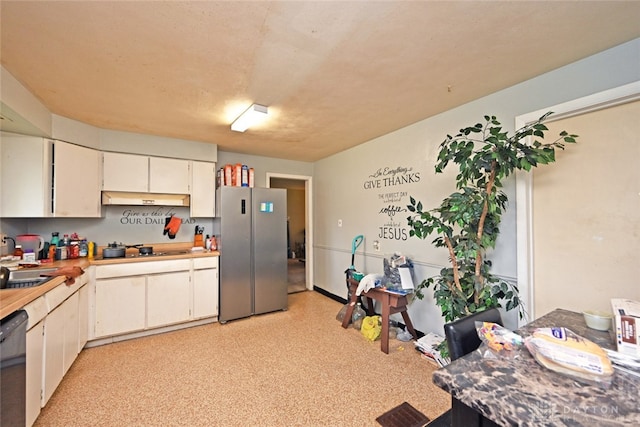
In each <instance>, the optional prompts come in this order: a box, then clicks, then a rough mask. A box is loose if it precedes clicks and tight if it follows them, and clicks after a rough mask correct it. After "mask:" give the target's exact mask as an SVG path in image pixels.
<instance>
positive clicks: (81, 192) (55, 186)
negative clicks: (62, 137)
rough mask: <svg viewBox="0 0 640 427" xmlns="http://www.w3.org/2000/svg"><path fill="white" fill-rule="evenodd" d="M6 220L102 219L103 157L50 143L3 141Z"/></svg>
mask: <svg viewBox="0 0 640 427" xmlns="http://www.w3.org/2000/svg"><path fill="white" fill-rule="evenodd" d="M0 153H1V160H0V165H1V166H2V168H1V172H0V182H1V186H2V191H1V195H0V217H6V218H43V217H60V218H65V217H67V218H80V217H85V218H86V217H100V216H101V207H100V176H101V173H100V171H101V169H100V152H99V151H97V150H93V149H90V148H86V147H81V146H78V145H74V144H69V143H67V142H63V141H54V140H49V139H45V138H39V137H32V136H22V135H6V134H3V135H2V138H0Z"/></svg>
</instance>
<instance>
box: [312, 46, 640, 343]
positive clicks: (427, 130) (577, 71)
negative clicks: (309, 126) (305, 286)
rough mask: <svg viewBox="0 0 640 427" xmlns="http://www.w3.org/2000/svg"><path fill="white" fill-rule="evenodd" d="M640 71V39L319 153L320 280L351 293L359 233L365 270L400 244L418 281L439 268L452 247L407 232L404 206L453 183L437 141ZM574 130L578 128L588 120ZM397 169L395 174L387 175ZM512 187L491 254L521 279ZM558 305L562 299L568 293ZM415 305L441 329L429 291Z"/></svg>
mask: <svg viewBox="0 0 640 427" xmlns="http://www.w3.org/2000/svg"><path fill="white" fill-rule="evenodd" d="M534 60H535V59H533V58H532V61H534ZM496 72H499V70H496ZM638 80H640V39H636V40H633V41H631V42H628V43H625V44H622V45H620V46H617V47H614V48H612V49H609V50H606V51H604V52H602V53H599V54H597V55H594V56H591V57H588V58H585V59H583V60H581V61H578V62H575V63H572V64H570V65H567V66H565V67H562V68H560V69H557V70H553V71H550V72H548V73H546V74H543V75H540V76H538V77H535V78H533V79H531V80H528V81H525V82H522V83H520V84H518V85H515V86H512V87H510V88H507V89H504V90H501V91H499V92H496V93H494V94H492V95H489V96H487V97H484V98H481V99H478V100H476V101H473V102H470V103H468V104H465V105H462V106H460V107H458V108H455V109H452V110H449V111H446V112H444V113H442V114H439V115H437V116H434V117H431V118H428V119H426V120H423V121H420V122H418V123H415V124H413V125H411V126H408V127H405V128H403V129H399V130H397V131H395V132H392V133H389V134H387V135H384V136H381V137H379V138H376V139H373V140H371V141H368V142H366V143H364V144H362V145H359V146H357V147H354V148H352V149H350V150H347V151H344V152H342V153H339V154H336V155H334V156H331V157H328V158H325V159H323V160H320V161H318V162H316V163H315V165H314V175H313V176H314V201H313V203H314V237H315V247H314V259H313V263H314V271H315V279H314V285H315V286H317V287H319V288H322V289H324V290H326V291H327V292H330V293H332V294H335V295H338V296H340V297H343V298H346V295H347V289H346V285H345V275H344V270H345V269H346V268H347V267H348V266H349V265H350V260H351V241H352V239H353V238H354V237H355V236H357V235H359V234H363V235H364V236H365V239H364V243H363V245H362V246H360V248H359V249H358V251H357V255H356V258H355V267H356V268H357V269H358V270H360V271H362V272H364V273H383V258H384V257H388V256H390V255H391V254H393V253H394V252H400V253H402V254H404V255H406V256H407V257H409V258H410V259H412V260H413V262H414V264H415V268H414V273H415V281H416V282H420V281H422V280H423V279H425V278H427V277H430V276H433V275H437V274H438V272H439V270H440V269H441V268H442V267H444V266H445V265H446V264H447V262H448V261H447V253H446V251H445V250H444V249H435V248H434V247H433V246H432V245H431V243H430V242H431V240H433V238H435V236H433V237H432V238H430V239H427V240H419V239H416V238H408V237H407V236H408V233H409V230H408V227H407V226H406V217H407V216H408V212H406V211H403V208H406V205H407V204H408V203H409V197H410V196H414V197H415V198H417V199H419V200H421V201H422V202H423V204H424V205H425V207H427V208H435V207H437V206H438V205H439V204H440V202H441V201H442V199H443V198H444V197H446V196H447V195H448V194H450V193H452V192H453V191H455V185H454V178H455V170H454V169H450V170H447V171H446V172H445V173H444V174H439V175H436V174H435V173H434V165H435V163H436V156H437V152H438V145H439V144H440V143H441V142H442V141H443V140H444V139H445V137H446V135H447V134H455V133H457V131H458V130H459V129H460V128H462V127H465V126H469V125H473V124H475V123H477V122H481V121H482V120H483V116H484V115H486V114H488V115H496V116H497V117H498V119H499V120H500V121H501V122H502V124H503V126H504V128H505V129H506V130H509V131H510V132H512V131H513V130H514V126H515V117H516V116H518V115H521V114H524V113H528V112H531V111H536V110H539V109H544V108H546V107H549V106H553V105H556V104H558V103H561V102H566V101H570V100H573V99H576V98H580V97H583V96H586V95H590V94H593V93H597V92H600V91H603V90H606V89H610V88H614V87H618V86H621V85H624V84H628V83H631V82H634V81H638ZM454 90H455V84H454ZM445 96H446V94H445ZM568 130H569V131H571V132H574V133H578V134H579V133H580V129H568ZM550 167H562V165H561V164H556V165H552V166H550ZM385 171H386V172H385ZM385 173H386V174H387V175H385ZM391 176H395V177H396V178H397V179H389V178H390V177H391ZM385 178H386V179H385ZM504 191H505V192H506V193H507V195H508V197H509V200H510V204H509V208H508V210H507V212H506V213H505V215H504V216H503V223H502V226H501V235H500V237H499V240H498V243H497V247H496V249H495V250H494V251H493V253H491V254H490V255H489V258H490V259H491V260H492V261H493V263H494V270H493V271H494V273H496V274H499V275H500V276H502V277H503V278H505V279H507V280H510V281H513V282H514V283H515V281H516V275H517V269H516V265H517V263H516V261H517V259H516V257H517V254H516V210H515V180H514V179H510V180H508V181H507V182H506V185H505V188H504ZM339 221H341V223H342V226H341V227H340V226H339V225H338V223H339ZM376 240H377V241H378V242H379V243H380V250H379V251H376V250H375V249H374V241H376ZM630 283H631V281H630ZM557 305H558V306H562V301H558V302H557ZM409 313H410V316H411V319H412V321H413V323H414V326H415V327H416V328H417V329H419V330H421V331H423V332H436V333H439V334H443V330H442V325H443V323H444V322H443V319H442V317H441V314H440V311H439V308H438V307H437V306H436V305H435V303H434V301H433V298H432V294H431V292H429V293H428V294H427V298H425V299H424V300H422V301H420V300H416V301H414V302H412V303H411V305H410V308H409ZM515 314H516V313H515V312H514V311H512V312H509V313H507V316H506V324H507V326H510V327H515V326H516V324H517V317H516V316H515Z"/></svg>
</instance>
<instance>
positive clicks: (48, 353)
mask: <svg viewBox="0 0 640 427" xmlns="http://www.w3.org/2000/svg"><path fill="white" fill-rule="evenodd" d="M66 319H67V315H66V313H65V306H64V304H62V305H60V306H59V307H58V308H56V309H55V310H53V311H52V312H50V313H49V314H48V315H47V317H46V319H45V320H44V343H45V344H44V380H43V396H42V406H44V405H45V404H46V403H47V402H48V401H49V399H50V398H51V396H52V395H53V392H54V391H55V390H56V387H58V384H60V381H62V377H63V376H64V347H65V346H64V344H65V343H64V328H65V323H66Z"/></svg>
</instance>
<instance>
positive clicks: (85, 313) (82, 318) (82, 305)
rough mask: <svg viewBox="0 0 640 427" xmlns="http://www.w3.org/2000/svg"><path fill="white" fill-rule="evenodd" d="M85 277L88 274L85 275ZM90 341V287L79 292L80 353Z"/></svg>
mask: <svg viewBox="0 0 640 427" xmlns="http://www.w3.org/2000/svg"><path fill="white" fill-rule="evenodd" d="M84 275H85V276H86V275H87V273H85V274H84ZM88 339H89V285H84V286H83V287H81V288H80V290H79V291H78V353H80V351H81V350H82V349H83V348H84V346H85V344H86V343H87V341H88Z"/></svg>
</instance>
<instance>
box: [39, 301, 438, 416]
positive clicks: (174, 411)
mask: <svg viewBox="0 0 640 427" xmlns="http://www.w3.org/2000/svg"><path fill="white" fill-rule="evenodd" d="M340 308H341V304H340V303H338V302H336V301H333V300H331V299H329V298H327V297H325V296H323V295H320V294H318V293H316V292H313V291H307V292H299V293H295V294H291V295H289V310H288V311H280V312H275V313H270V314H265V315H260V316H254V317H251V318H247V319H242V320H236V321H230V322H228V323H227V324H225V325H220V324H219V323H214V324H210V325H205V326H199V327H194V328H190V329H185V330H181V331H177V332H170V333H165V334H161V335H156V336H152V337H145V338H140V339H135V340H130V341H125V342H120V343H115V344H109V345H105V346H101V347H95V348H90V349H86V350H83V351H82V353H81V354H80V355H79V357H78V359H77V360H76V362H75V364H74V365H73V366H72V367H71V369H70V370H69V373H68V374H67V375H66V377H65V378H64V379H63V381H62V383H61V384H60V386H59V387H58V390H57V391H56V392H55V394H54V395H53V397H52V398H51V400H50V401H49V403H48V404H47V406H46V408H44V409H43V411H42V413H41V414H40V417H39V418H38V420H37V421H36V424H35V425H36V426H66V427H69V426H376V425H378V424H377V423H376V421H375V419H376V417H377V416H379V415H381V414H382V413H384V412H386V411H387V410H389V409H391V408H393V407H395V406H397V405H399V404H401V403H402V402H404V401H406V402H409V403H410V404H411V405H412V406H414V407H415V408H416V409H418V410H419V411H421V412H422V413H424V414H425V415H426V416H428V417H429V418H431V419H434V418H436V417H437V416H438V415H439V414H441V413H442V412H445V411H446V410H447V409H448V408H449V407H450V397H449V395H448V394H447V393H445V392H444V391H442V390H441V389H439V388H438V387H436V386H434V385H433V384H432V382H431V373H432V372H433V370H434V369H436V367H435V366H434V365H432V364H431V363H429V362H427V361H425V360H423V359H422V358H421V357H420V355H419V354H418V353H417V352H416V351H415V350H414V346H413V343H412V342H408V343H404V342H401V341H397V340H395V339H393V340H391V341H390V352H389V354H388V355H386V354H384V353H382V352H381V351H380V342H379V341H376V342H375V343H369V342H367V341H366V340H365V339H364V338H363V337H362V335H361V334H360V332H359V331H356V330H354V329H352V328H349V329H343V328H342V327H341V326H340V324H339V322H338V321H337V320H336V314H337V313H338V311H339V310H340Z"/></svg>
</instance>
